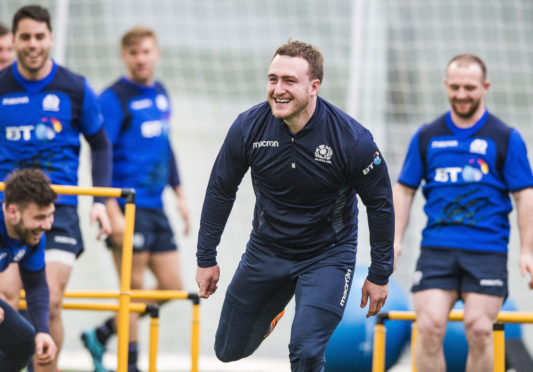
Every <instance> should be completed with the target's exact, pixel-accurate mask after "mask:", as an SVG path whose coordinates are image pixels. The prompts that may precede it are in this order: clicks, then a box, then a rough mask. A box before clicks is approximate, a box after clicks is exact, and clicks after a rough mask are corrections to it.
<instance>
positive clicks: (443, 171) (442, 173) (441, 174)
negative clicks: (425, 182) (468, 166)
mask: <svg viewBox="0 0 533 372" xmlns="http://www.w3.org/2000/svg"><path fill="white" fill-rule="evenodd" d="M462 170H463V169H462V168H460V167H449V168H437V169H435V181H437V182H448V181H451V182H457V178H458V174H459V173H461V172H462Z"/></svg>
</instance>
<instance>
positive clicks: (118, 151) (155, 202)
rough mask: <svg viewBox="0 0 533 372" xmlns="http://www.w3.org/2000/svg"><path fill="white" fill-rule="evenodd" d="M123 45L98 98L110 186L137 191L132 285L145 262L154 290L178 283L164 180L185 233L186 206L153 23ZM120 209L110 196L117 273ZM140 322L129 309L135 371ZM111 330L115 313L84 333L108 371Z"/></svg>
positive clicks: (139, 280)
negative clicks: (118, 66)
mask: <svg viewBox="0 0 533 372" xmlns="http://www.w3.org/2000/svg"><path fill="white" fill-rule="evenodd" d="M121 50H122V60H123V62H124V65H125V66H126V70H127V74H126V76H123V77H121V78H119V79H118V80H117V81H116V82H114V83H113V84H112V85H111V86H110V87H108V88H107V89H105V90H104V91H103V92H102V94H101V95H100V98H99V102H100V105H101V108H102V113H103V115H104V122H105V127H106V131H107V133H108V134H109V138H110V140H111V142H112V143H113V186H114V187H121V188H135V190H136V196H135V204H136V212H135V232H134V236H133V262H132V274H131V288H132V289H142V288H144V285H143V274H144V272H145V270H146V269H150V270H151V271H152V273H153V274H154V276H155V278H156V280H157V287H156V289H163V290H181V289H182V288H183V284H182V279H181V275H180V269H179V266H180V265H179V255H178V250H177V246H176V243H175V239H174V234H173V232H172V229H171V227H170V224H169V221H168V219H167V217H166V215H165V213H164V211H163V198H162V197H163V190H164V189H165V187H166V186H167V185H170V186H171V187H172V189H173V190H174V192H175V194H176V196H177V207H178V211H179V212H180V214H181V216H182V217H183V220H184V223H185V234H188V233H189V212H188V207H187V201H186V198H185V194H184V190H183V186H182V185H181V180H180V176H179V172H178V167H177V162H176V157H175V155H174V152H173V151H172V146H171V144H170V138H169V131H170V119H171V118H170V116H171V115H170V114H171V107H170V100H169V96H168V93H167V91H166V89H165V87H164V86H163V84H162V83H161V82H160V81H158V80H155V77H154V70H155V67H156V64H157V62H158V61H159V58H160V53H159V47H158V44H157V38H156V35H155V33H154V32H153V31H152V30H151V29H148V28H145V27H135V28H133V29H131V30H129V31H128V32H126V34H125V35H124V36H123V37H122V41H121ZM123 208H124V205H123V204H122V203H121V202H119V201H117V200H115V199H110V200H108V202H107V211H108V213H109V217H110V219H111V225H112V234H111V239H110V246H111V248H112V253H113V258H114V262H115V265H116V268H117V272H118V273H120V268H121V258H122V240H123V234H124V223H125V221H124V210H123ZM137 323H138V315H137V314H132V315H131V318H130V343H129V358H128V362H129V366H128V371H138V369H137V357H138V353H139V352H138V344H137V338H138V335H137ZM114 333H116V317H115V316H113V317H110V318H109V319H107V320H106V321H105V322H104V323H103V324H101V325H100V326H99V327H97V328H95V329H91V330H87V331H85V332H84V333H83V334H82V340H83V342H84V345H85V346H86V348H87V349H88V350H89V352H90V353H91V355H92V357H93V362H94V367H95V369H96V371H97V372H101V371H105V368H104V366H103V364H102V355H103V353H104V351H105V345H106V343H107V341H108V339H109V337H110V336H111V335H112V334H114Z"/></svg>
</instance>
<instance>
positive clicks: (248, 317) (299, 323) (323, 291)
mask: <svg viewBox="0 0 533 372" xmlns="http://www.w3.org/2000/svg"><path fill="white" fill-rule="evenodd" d="M322 77H323V57H322V54H321V53H320V51H318V50H317V49H316V48H314V47H313V46H311V45H309V44H306V43H302V42H299V41H291V42H288V43H287V44H284V45H282V46H281V47H279V48H278V50H277V51H276V52H275V53H274V57H273V59H272V61H271V63H270V68H269V71H268V83H267V101H266V102H263V103H260V104H258V105H256V106H254V107H252V108H251V109H249V110H248V111H245V112H244V113H242V114H241V115H239V117H238V118H237V120H236V121H235V122H234V123H233V125H232V126H231V128H230V130H229V133H228V135H227V137H226V139H225V141H224V144H223V145H222V149H221V150H220V153H219V155H218V157H217V159H216V161H215V165H214V166H213V170H212V173H211V177H210V180H209V185H208V187H207V192H206V196H205V201H204V206H203V210H202V218H201V223H200V231H199V237H198V250H197V263H198V269H197V273H196V281H197V283H198V286H199V295H200V297H202V298H208V297H209V296H210V295H212V294H213V293H214V292H215V291H216V289H217V282H218V279H219V274H220V269H219V267H218V265H217V261H216V247H217V245H218V244H219V242H220V237H221V235H222V231H223V230H224V226H225V224H226V221H227V219H228V217H229V214H230V211H231V208H232V206H233V202H234V200H235V194H236V192H237V188H238V185H239V184H240V182H241V180H242V178H243V176H244V174H245V173H246V171H247V170H248V168H251V176H252V182H253V187H254V191H255V195H256V204H255V212H254V220H253V230H252V233H251V235H250V240H249V242H248V244H247V247H246V252H245V254H244V256H243V257H242V259H241V262H240V264H239V266H238V268H237V271H236V272H235V275H234V277H233V280H232V282H231V284H230V285H229V287H228V290H227V293H226V298H225V300H224V305H223V308H222V314H221V316H220V322H219V326H218V331H217V334H216V340H215V351H216V354H217V357H218V358H219V359H220V360H222V361H225V362H229V361H234V360H238V359H241V358H244V357H247V356H249V355H250V354H252V353H253V352H254V351H255V350H256V349H257V348H258V346H259V345H260V344H261V342H262V341H263V340H264V338H265V337H266V336H268V335H269V334H270V332H271V331H272V330H273V328H274V326H275V325H276V323H277V321H279V319H280V318H281V316H282V315H283V311H284V308H285V306H286V305H287V303H288V302H289V301H290V300H291V298H292V297H293V296H294V297H295V299H296V313H295V317H294V321H293V325H292V332H291V340H290V344H289V352H290V361H291V368H292V371H302V372H303V371H305V372H310V371H322V370H323V368H324V352H325V349H326V346H327V343H328V341H329V339H330V337H331V335H332V333H333V331H334V330H335V328H336V327H337V324H338V323H339V321H340V320H341V318H342V314H343V312H344V306H345V304H346V298H347V295H348V292H349V288H350V286H351V282H352V277H353V270H354V266H355V255H356V251H357V212H358V209H357V199H356V194H358V195H359V197H360V198H361V200H362V201H363V203H364V204H365V206H366V209H367V212H368V220H369V226H370V244H371V257H372V264H371V266H370V268H369V272H368V277H367V280H366V281H365V283H364V285H363V288H362V300H361V307H364V306H366V304H367V302H368V301H369V302H370V303H369V310H368V314H367V316H371V315H375V314H377V313H378V312H379V310H380V309H381V307H382V306H383V304H384V303H385V300H386V298H387V293H388V278H389V276H390V274H391V273H392V267H393V235H394V211H393V206H392V192H391V186H390V180H389V176H388V173H387V167H386V165H385V162H384V160H383V157H382V155H381V153H380V151H379V150H378V148H377V146H376V144H375V143H374V141H373V139H372V135H371V134H370V132H369V131H368V130H367V129H366V128H364V127H363V126H362V125H361V124H359V123H358V122H357V121H356V120H354V119H353V118H351V117H350V116H348V115H347V114H345V113H344V112H342V111H341V110H339V109H338V108H336V107H335V106H333V105H332V104H330V103H329V102H327V101H325V100H324V99H322V98H319V97H318V90H319V87H320V84H321V82H322Z"/></svg>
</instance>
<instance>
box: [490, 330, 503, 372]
mask: <svg viewBox="0 0 533 372" xmlns="http://www.w3.org/2000/svg"><path fill="white" fill-rule="evenodd" d="M492 331H493V333H494V372H505V324H503V323H494V324H493V325H492Z"/></svg>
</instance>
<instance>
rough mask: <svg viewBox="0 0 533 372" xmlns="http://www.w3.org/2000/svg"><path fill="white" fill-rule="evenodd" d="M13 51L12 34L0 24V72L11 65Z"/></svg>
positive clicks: (13, 56)
mask: <svg viewBox="0 0 533 372" xmlns="http://www.w3.org/2000/svg"><path fill="white" fill-rule="evenodd" d="M14 59H15V51H14V50H13V34H12V33H11V31H10V30H9V29H8V28H7V27H6V26H4V25H3V24H0V70H2V69H3V68H6V67H7V66H9V65H11V64H12V63H13V60H14Z"/></svg>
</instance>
